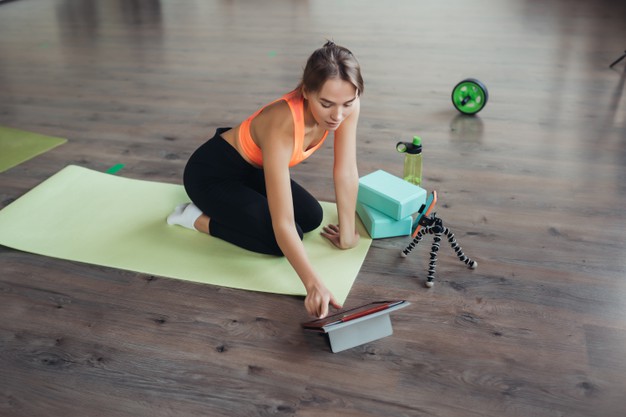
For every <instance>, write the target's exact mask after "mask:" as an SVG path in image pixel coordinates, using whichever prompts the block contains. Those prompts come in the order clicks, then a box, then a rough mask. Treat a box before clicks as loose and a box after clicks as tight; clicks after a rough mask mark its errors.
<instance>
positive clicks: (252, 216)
mask: <svg viewBox="0 0 626 417" xmlns="http://www.w3.org/2000/svg"><path fill="white" fill-rule="evenodd" d="M227 130H229V128H220V129H217V131H216V132H215V136H213V138H211V139H209V140H208V141H207V142H206V143H204V144H203V145H202V146H200V147H199V148H198V149H197V150H196V151H195V152H194V153H193V154H192V155H191V158H189V161H188V162H187V166H186V167H185V174H184V176H183V183H184V185H185V190H186V191H187V195H188V196H189V198H190V199H191V201H192V202H193V203H194V204H195V205H196V206H197V207H198V208H199V209H200V210H202V212H203V213H204V214H206V215H207V216H209V217H210V218H211V221H210V222H209V233H210V234H211V235H212V236H215V237H218V238H220V239H223V240H225V241H227V242H230V243H233V244H235V245H237V246H240V247H242V248H244V249H248V250H251V251H254V252H259V253H265V254H270V255H278V256H282V255H283V253H282V251H281V250H280V248H279V247H278V244H277V243H276V237H275V236H274V230H273V229H272V219H271V216H270V210H269V206H268V203H267V193H266V190H265V177H264V175H263V170H262V169H259V168H256V167H254V166H252V165H250V164H249V163H248V162H246V160H244V159H243V158H242V157H241V155H239V152H237V150H236V149H235V148H233V147H232V146H231V145H230V144H229V143H228V142H226V140H224V139H223V138H222V137H221V134H222V133H224V132H226V131H227ZM291 193H292V196H293V209H294V215H295V220H296V229H297V230H298V234H299V235H300V239H302V236H303V234H304V233H307V232H310V231H312V230H314V229H316V228H317V227H318V226H319V225H320V224H321V223H322V217H323V212H322V207H321V205H320V204H319V202H318V201H317V200H316V199H315V198H314V197H313V196H312V195H311V194H309V192H308V191H306V190H305V189H304V188H302V187H301V186H300V185H298V184H297V183H296V182H295V181H293V180H292V181H291Z"/></svg>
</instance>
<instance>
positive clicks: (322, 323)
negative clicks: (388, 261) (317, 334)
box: [302, 300, 406, 331]
mask: <svg viewBox="0 0 626 417" xmlns="http://www.w3.org/2000/svg"><path fill="white" fill-rule="evenodd" d="M404 303H406V301H405V300H391V301H375V302H372V303H369V304H365V305H362V306H359V307H355V308H352V309H350V310H344V311H340V312H338V313H335V314H332V315H330V316H326V317H324V318H323V319H317V320H312V321H307V322H305V323H302V327H303V328H305V329H308V330H319V331H323V328H324V327H328V326H332V325H334V324H339V323H345V322H347V321H350V320H354V319H358V318H360V317H365V316H368V315H370V314H374V313H377V312H379V311H383V310H387V309H389V308H391V307H396V306H399V305H400V304H404Z"/></svg>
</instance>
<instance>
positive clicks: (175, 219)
mask: <svg viewBox="0 0 626 417" xmlns="http://www.w3.org/2000/svg"><path fill="white" fill-rule="evenodd" d="M201 215H202V211H201V210H200V209H199V208H198V207H196V205H195V204H193V203H184V204H179V205H178V206H176V208H175V209H174V212H172V214H170V215H169V216H167V224H177V225H179V226H183V227H186V228H187V229H191V230H196V228H195V227H194V226H193V224H194V223H195V222H196V220H197V219H198V217H200V216H201Z"/></svg>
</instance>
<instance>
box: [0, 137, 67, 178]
mask: <svg viewBox="0 0 626 417" xmlns="http://www.w3.org/2000/svg"><path fill="white" fill-rule="evenodd" d="M65 142H67V139H63V138H55V137H52V136H44V135H39V134H37V133H31V132H25V131H23V130H18V129H11V128H8V127H3V126H0V172H4V171H6V170H8V169H9V168H13V167H14V166H16V165H19V164H21V163H22V162H24V161H28V160H29V159H31V158H34V157H36V156H37V155H41V154H42V153H44V152H47V151H49V150H50V149H52V148H56V147H57V146H59V145H62V144H64V143H65Z"/></svg>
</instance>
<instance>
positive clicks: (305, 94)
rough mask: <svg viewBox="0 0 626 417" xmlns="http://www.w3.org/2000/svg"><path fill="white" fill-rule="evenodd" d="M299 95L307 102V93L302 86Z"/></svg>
mask: <svg viewBox="0 0 626 417" xmlns="http://www.w3.org/2000/svg"><path fill="white" fill-rule="evenodd" d="M300 94H302V97H303V98H304V99H305V100H308V99H309V94H308V93H307V91H306V88H304V86H302V88H301V90H300Z"/></svg>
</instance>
